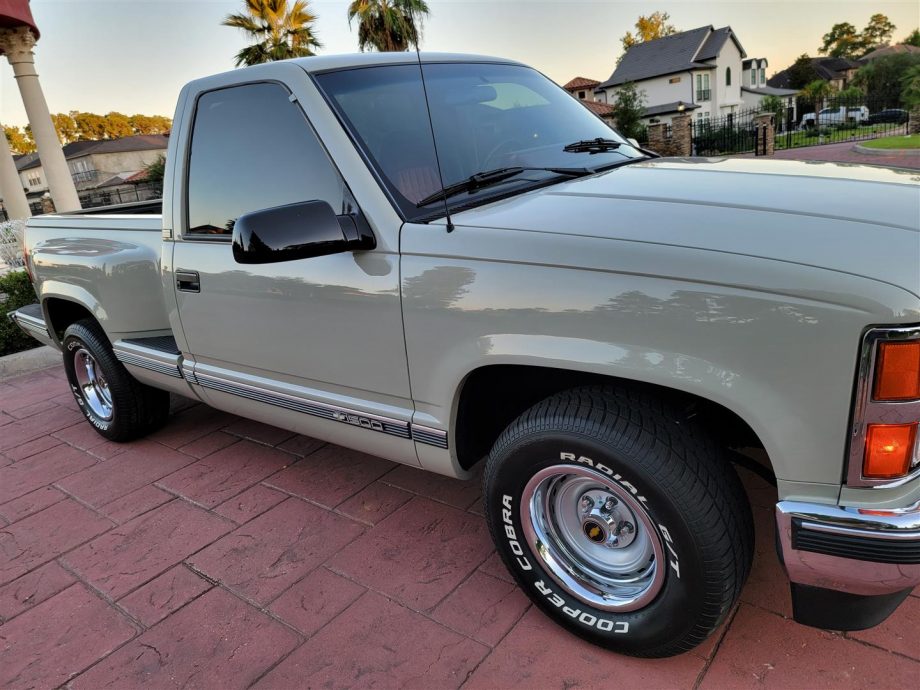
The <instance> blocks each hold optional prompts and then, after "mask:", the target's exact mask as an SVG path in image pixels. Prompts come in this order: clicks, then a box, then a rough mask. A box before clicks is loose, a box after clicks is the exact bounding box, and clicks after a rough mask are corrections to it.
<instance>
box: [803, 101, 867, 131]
mask: <svg viewBox="0 0 920 690" xmlns="http://www.w3.org/2000/svg"><path fill="white" fill-rule="evenodd" d="M868 121H869V109H868V108H867V107H866V106H864V105H860V106H851V107H847V106H843V105H842V106H840V107H838V108H823V109H821V110H820V111H819V112H818V113H817V115H815V113H805V115H803V116H802V125H801V126H802V129H805V128H806V127H816V126H819V127H826V126H828V125H842V124H845V123H856V124H862V123H864V122H868Z"/></svg>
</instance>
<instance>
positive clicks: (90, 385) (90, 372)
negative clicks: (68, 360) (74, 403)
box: [73, 347, 114, 421]
mask: <svg viewBox="0 0 920 690" xmlns="http://www.w3.org/2000/svg"><path fill="white" fill-rule="evenodd" d="M73 368H74V375H75V376H76V379H77V386H78V387H79V389H80V395H82V396H83V401H84V402H85V403H86V404H87V405H89V409H91V410H92V411H93V414H95V415H96V416H97V417H99V418H100V419H103V420H105V421H109V420H111V419H112V415H113V413H114V407H113V405H112V393H111V391H110V390H109V384H108V382H107V381H106V380H105V376H104V375H103V374H102V371H101V370H100V369H99V365H98V364H97V363H96V358H95V357H93V356H92V355H91V354H90V353H89V351H88V350H86V349H85V348H82V347H81V348H80V349H79V350H77V351H76V352H75V353H74V357H73Z"/></svg>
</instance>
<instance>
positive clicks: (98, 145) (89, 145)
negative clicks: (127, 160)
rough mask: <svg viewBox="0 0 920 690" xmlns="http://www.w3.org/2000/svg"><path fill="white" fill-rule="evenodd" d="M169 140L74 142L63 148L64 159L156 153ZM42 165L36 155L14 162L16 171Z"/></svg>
mask: <svg viewBox="0 0 920 690" xmlns="http://www.w3.org/2000/svg"><path fill="white" fill-rule="evenodd" d="M168 142H169V139H168V138H167V137H166V136H164V135H162V134H142V135H138V136H133V137H122V138H121V139H103V140H101V141H74V142H71V143H69V144H67V145H65V146H64V147H63V150H64V158H66V159H67V160H73V159H75V158H80V157H82V156H88V155H90V154H97V153H126V152H128V151H156V150H160V149H165V148H166V145H167V143H168ZM41 164H42V162H41V160H39V157H38V154H37V153H31V154H29V155H28V156H23V157H22V158H20V159H19V160H17V161H16V169H17V170H20V171H21V170H29V169H30V168H37V167H39V166H40V165H41Z"/></svg>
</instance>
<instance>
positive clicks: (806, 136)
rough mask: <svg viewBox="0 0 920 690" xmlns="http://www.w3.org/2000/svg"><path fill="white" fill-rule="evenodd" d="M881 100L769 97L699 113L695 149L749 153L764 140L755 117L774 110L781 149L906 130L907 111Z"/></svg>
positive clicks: (714, 153)
mask: <svg viewBox="0 0 920 690" xmlns="http://www.w3.org/2000/svg"><path fill="white" fill-rule="evenodd" d="M887 105H888V103H887V102H886V101H882V100H872V99H866V98H865V97H858V98H855V97H852V98H845V97H833V98H826V99H820V100H818V101H814V100H809V99H805V98H796V99H792V100H791V101H790V100H789V99H778V98H777V99H775V100H772V99H765V100H764V101H763V102H761V104H760V106H759V107H756V108H749V109H745V110H737V111H735V112H733V113H727V114H725V115H722V116H721V117H716V118H712V117H710V118H707V117H701V116H700V115H699V113H697V114H696V115H695V116H694V120H693V125H692V137H693V151H694V154H695V155H697V156H718V155H726V154H734V153H750V152H754V151H755V150H757V146H758V144H759V143H760V144H762V143H763V141H762V140H763V137H764V136H765V133H764V132H763V130H762V129H760V130H758V128H757V124H756V122H755V119H754V118H755V117H756V116H757V115H759V114H761V113H764V112H768V113H771V114H772V115H773V127H774V132H775V139H774V141H775V147H776V148H777V149H786V148H797V147H801V146H816V145H819V144H836V143H841V142H848V141H852V142H859V141H863V140H866V139H876V138H878V137H886V136H893V135H896V134H906V133H907V122H908V119H909V115H908V112H907V110H905V109H900V108H889V107H887Z"/></svg>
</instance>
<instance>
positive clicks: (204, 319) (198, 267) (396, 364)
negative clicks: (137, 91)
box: [170, 82, 417, 463]
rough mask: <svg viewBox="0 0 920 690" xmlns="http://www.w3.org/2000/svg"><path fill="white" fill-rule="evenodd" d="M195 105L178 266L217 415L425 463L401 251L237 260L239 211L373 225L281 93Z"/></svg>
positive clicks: (196, 374)
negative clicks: (413, 428) (415, 421)
mask: <svg viewBox="0 0 920 690" xmlns="http://www.w3.org/2000/svg"><path fill="white" fill-rule="evenodd" d="M191 107H192V108H193V112H192V114H191V119H190V123H191V128H192V129H191V141H190V144H189V146H188V155H187V164H186V168H185V169H186V175H187V177H186V180H187V181H186V185H185V186H186V190H187V191H186V194H185V197H186V198H185V200H184V203H185V204H186V207H185V218H184V219H183V221H184V222H179V223H177V225H181V226H182V227H181V228H180V227H177V228H176V229H175V234H176V238H175V244H174V250H173V257H172V266H171V267H170V270H172V274H173V277H174V284H175V290H176V292H175V294H176V305H177V309H178V321H179V322H180V327H181V333H182V340H184V348H185V350H186V352H185V353H184V354H186V355H187V358H188V359H187V360H186V365H185V373H186V375H187V376H188V378H189V379H190V380H191V381H192V382H193V383H194V384H196V385H197V386H198V387H197V388H196V390H198V391H199V393H200V394H201V395H202V396H203V397H205V399H206V400H208V402H210V403H211V404H213V405H214V406H215V407H219V408H221V409H226V410H230V411H232V412H236V413H238V414H241V415H243V416H247V417H252V418H255V419H260V420H262V421H266V422H268V423H274V424H276V425H278V426H284V427H287V428H291V429H296V430H298V431H301V432H302V433H305V434H308V435H312V436H317V437H319V438H323V439H326V440H329V441H333V442H338V443H342V444H344V445H347V446H350V447H353V448H358V449H362V450H369V451H373V452H374V453H376V454H378V455H383V456H389V457H391V458H392V459H398V460H401V461H403V462H413V463H417V458H416V456H415V452H414V448H413V446H412V443H411V441H410V440H409V436H410V432H409V422H410V419H411V412H412V405H411V396H410V392H409V379H408V371H407V365H406V350H405V342H404V339H403V329H402V317H401V308H400V297H399V260H398V259H399V257H398V254H397V253H394V252H391V251H385V250H380V249H378V250H369V251H360V252H346V253H340V254H333V255H329V256H322V257H314V258H308V259H300V260H294V261H283V262H278V263H265V264H254V265H253V264H245V265H244V264H239V263H236V262H235V260H234V257H233V253H232V251H231V234H232V229H233V225H234V223H235V221H236V219H237V218H238V217H239V216H240V215H242V214H244V213H249V212H253V211H258V210H263V209H269V208H274V207H277V206H281V205H285V204H291V203H296V202H305V201H313V200H320V201H326V202H328V203H329V204H330V205H331V206H332V208H333V209H334V210H335V212H336V213H337V214H342V215H351V216H353V218H354V219H356V220H357V221H358V222H364V220H365V219H364V218H363V217H362V215H361V209H360V208H358V206H357V203H356V202H355V199H354V197H353V196H352V194H351V192H350V190H349V188H348V186H347V184H346V183H345V181H344V179H343V177H342V175H341V174H340V173H339V170H338V169H337V167H336V166H335V164H334V162H333V161H332V159H331V158H330V156H329V155H328V153H327V151H326V150H325V148H324V147H323V145H322V143H321V142H320V140H319V138H318V136H317V135H316V133H315V131H314V129H313V127H312V126H311V124H310V122H309V120H308V119H307V117H306V115H305V113H304V111H303V110H302V109H301V107H300V105H299V103H298V102H297V99H296V98H295V97H293V96H292V95H291V93H290V92H289V90H288V89H287V87H285V86H283V85H281V84H279V83H277V82H264V83H249V84H243V85H234V86H230V87H228V88H219V89H215V90H213V91H205V92H203V93H201V94H200V95H199V97H198V98H197V101H196V102H195V103H194V104H192V105H191ZM180 155H181V154H180ZM180 169H181V166H180ZM176 201H177V202H178V203H182V202H181V201H179V200H178V199H177V200H176ZM368 227H369V226H368ZM180 342H181V341H180ZM354 427H363V428H364V429H365V430H366V431H363V432H362V431H357V430H355V429H354Z"/></svg>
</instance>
